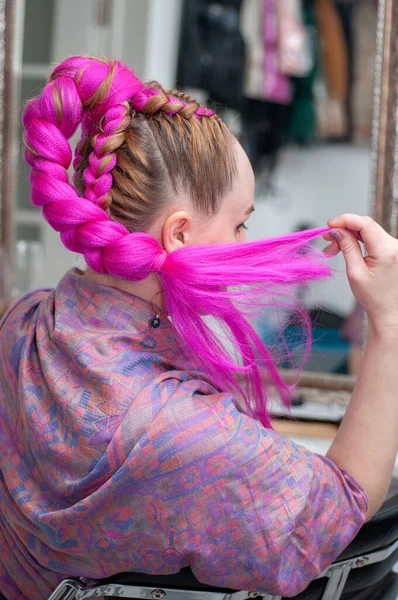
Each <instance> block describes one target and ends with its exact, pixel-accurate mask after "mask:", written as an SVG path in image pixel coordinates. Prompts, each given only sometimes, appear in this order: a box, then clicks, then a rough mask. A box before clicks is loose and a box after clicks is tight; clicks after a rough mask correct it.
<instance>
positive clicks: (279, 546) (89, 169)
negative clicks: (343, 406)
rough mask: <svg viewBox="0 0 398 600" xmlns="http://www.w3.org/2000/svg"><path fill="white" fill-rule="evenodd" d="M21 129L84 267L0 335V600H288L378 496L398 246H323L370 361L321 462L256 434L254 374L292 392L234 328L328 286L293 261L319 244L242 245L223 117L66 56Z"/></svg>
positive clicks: (339, 232)
mask: <svg viewBox="0 0 398 600" xmlns="http://www.w3.org/2000/svg"><path fill="white" fill-rule="evenodd" d="M79 125H81V126H82V138H81V141H80V142H79V144H78V146H77V151H76V155H75V163H74V166H75V178H74V185H75V187H74V186H73V185H72V184H71V183H70V182H69V179H68V174H67V169H68V167H69V165H70V162H71V150H70V148H69V144H68V142H67V139H68V138H70V137H71V136H72V135H73V134H74V133H75V131H76V129H77V127H78V126H79ZM24 127H25V139H26V159H27V161H28V163H29V164H30V166H31V168H32V174H31V184H32V201H33V203H34V204H35V205H38V206H41V207H42V208H43V214H44V216H45V218H46V219H47V221H48V222H49V223H50V225H51V226H53V227H54V228H55V229H56V230H58V231H60V233H61V238H62V241H63V243H64V244H65V245H66V246H67V247H68V248H69V249H70V250H72V251H73V252H80V253H82V254H83V255H84V257H85V260H86V262H87V265H88V268H87V271H86V272H84V273H83V272H80V271H78V270H73V271H71V272H69V273H67V274H66V275H65V276H64V278H63V279H62V280H61V282H60V284H59V285H58V287H57V288H56V289H55V290H45V291H43V290H41V291H37V292H33V293H31V294H29V295H28V296H26V297H25V298H23V299H21V300H19V301H18V302H17V303H16V304H14V305H13V306H12V307H11V309H10V310H9V311H8V313H7V314H6V316H5V317H4V319H3V321H2V322H1V345H0V350H1V354H0V376H1V379H0V418H1V423H0V436H1V438H0V439H1V455H0V456H1V458H0V469H1V483H0V485H1V510H0V590H1V592H2V594H3V595H4V596H5V597H6V598H7V599H8V600H11V599H12V600H26V599H27V598H29V600H42V599H43V598H45V597H46V596H48V595H49V593H50V591H51V590H52V589H53V588H55V586H56V585H57V584H58V582H59V581H60V580H61V579H63V578H64V577H66V576H85V577H94V578H97V577H104V576H107V575H110V574H113V573H116V572H121V571H128V570H135V571H144V572H149V573H151V572H152V573H163V574H166V573H175V572H178V571H179V570H180V568H182V567H184V566H187V565H190V566H191V568H192V570H193V572H194V573H195V574H196V576H197V577H198V578H199V579H200V580H202V581H204V582H211V583H212V584H214V585H218V586H223V587H231V588H237V589H249V590H266V591H267V592H269V593H273V594H277V595H280V594H281V595H292V594H295V593H298V592H299V591H300V590H302V589H303V588H305V587H306V586H307V584H308V583H309V582H310V581H311V580H312V579H313V578H314V577H316V576H317V575H318V574H319V573H320V571H322V570H323V569H324V568H325V567H326V566H327V565H328V564H329V563H331V562H332V561H333V559H334V558H335V557H336V556H337V555H338V553H339V552H340V551H341V550H342V549H343V548H344V547H345V546H346V545H347V544H348V543H349V542H350V541H351V540H352V538H353V537H354V536H355V534H356V532H357V531H358V529H359V527H360V526H361V525H362V524H363V522H364V521H365V519H367V518H370V517H371V516H372V515H373V514H374V513H375V512H376V511H377V509H378V508H379V506H380V505H381V503H382V501H383V498H384V495H385V492H386V490H387V488H388V485H389V481H390V477H391V473H392V468H393V464H394V458H395V455H396V452H397V437H398V423H397V420H398V406H397V403H396V397H395V390H396V388H397V386H398V375H397V374H395V373H394V370H393V369H392V368H391V367H392V365H393V360H394V358H393V357H394V356H395V354H396V353H397V351H398V336H397V335H396V334H395V331H396V330H397V328H398V302H397V298H398V282H397V279H398V278H397V275H398V267H397V256H398V242H396V241H395V240H393V239H392V238H391V237H390V236H388V235H387V234H386V233H385V232H384V231H383V230H382V229H381V228H380V227H379V226H377V225H376V224H375V223H374V222H373V221H371V220H370V219H368V218H363V217H358V216H354V215H345V216H342V217H340V218H338V219H335V220H333V221H332V222H331V223H330V226H331V227H332V228H333V230H332V231H331V233H327V234H326V237H327V238H328V239H330V241H331V246H330V248H329V250H327V252H330V253H333V252H336V251H337V250H339V249H340V250H341V251H342V252H343V254H344V256H345V258H346V262H347V273H348V277H349V279H350V282H351V285H352V288H353V291H354V293H355V294H356V296H357V298H358V300H359V301H360V302H361V303H362V304H363V306H365V307H366V309H367V310H368V312H369V345H368V350H367V354H366V357H365V360H364V368H363V371H362V373H361V375H360V377H359V379H358V383H357V386H356V389H355V392H354V394H353V397H352V401H351V404H350V407H349V409H348V411H347V415H346V417H345V419H344V421H343V424H342V426H341V428H340V430H339V433H338V436H337V437H336V440H335V441H334V443H333V445H332V447H331V449H330V451H329V453H328V456H327V457H326V458H323V457H320V456H317V455H314V454H312V453H310V452H308V451H306V450H305V449H303V448H300V447H297V446H295V445H294V444H293V443H291V442H289V441H288V440H287V439H284V438H283V437H281V436H279V435H277V434H276V433H275V432H273V431H272V430H271V429H270V428H269V427H268V424H269V414H268V412H267V409H266V386H265V385H264V378H263V375H264V373H266V374H268V378H269V379H270V380H271V381H272V382H273V384H274V386H275V388H276V390H277V391H278V392H279V394H280V395H281V396H282V398H283V399H285V400H287V397H288V393H289V389H288V388H287V386H286V385H285V384H284V383H283V381H281V380H280V378H279V376H278V373H277V370H276V368H275V365H274V364H273V362H272V360H271V358H270V355H269V353H268V351H267V349H266V348H264V346H262V344H261V342H260V341H259V339H258V337H257V336H256V335H255V334H254V332H253V330H252V329H251V327H250V326H249V325H248V323H247V321H246V320H245V318H244V313H245V310H246V309H248V310H249V311H250V309H251V307H252V304H253V302H255V301H256V299H257V300H258V301H260V300H261V298H262V297H263V295H265V294H266V292H267V291H268V292H269V290H270V289H274V288H275V290H277V289H278V286H280V285H282V288H283V290H284V289H285V288H287V287H288V286H289V285H292V286H293V287H294V286H296V285H297V283H301V282H303V281H305V280H310V279H314V278H319V277H322V276H325V275H326V274H327V273H328V269H327V267H326V266H325V265H324V264H322V263H319V262H317V261H316V260H315V259H314V257H313V258H312V259H311V258H310V254H309V252H303V248H304V247H306V245H308V242H309V241H310V240H312V239H314V237H316V236H318V235H319V234H320V232H319V231H318V230H317V231H315V232H314V231H313V232H301V233H296V234H293V235H291V236H287V237H286V238H281V239H279V240H265V241H261V242H252V243H244V242H245V232H244V227H245V226H244V222H245V220H246V219H247V217H248V215H249V214H250V213H251V211H252V210H253V190H254V181H253V174H252V170H251V168H250V165H249V162H248V160H247V157H246V156H245V154H244V152H243V150H242V149H241V147H240V146H239V144H238V143H237V142H236V140H235V139H234V138H233V137H232V135H231V134H230V133H229V132H228V130H227V129H226V127H225V125H224V124H223V123H222V122H221V120H220V119H219V118H218V117H217V116H216V115H214V114H213V113H212V111H210V110H208V109H206V108H205V107H200V106H198V105H197V104H196V103H195V101H194V100H193V99H192V98H190V97H188V96H185V95H183V94H181V93H178V92H170V93H167V92H165V91H164V90H162V89H161V88H160V87H159V86H157V85H154V84H150V85H148V86H144V85H143V84H142V83H141V82H140V81H139V80H138V79H137V78H136V77H135V76H134V75H133V73H132V72H131V71H129V70H128V69H127V67H125V66H124V65H122V64H121V63H118V62H109V63H108V62H103V61H99V60H96V59H88V58H82V57H74V58H70V59H68V60H66V61H65V62H64V63H62V64H61V65H59V66H58V67H57V68H56V69H55V70H54V72H53V74H52V76H51V78H50V81H49V83H48V84H47V85H46V87H45V89H44V90H43V92H42V94H41V95H40V96H39V97H38V98H36V99H34V100H33V101H31V102H30V103H29V104H28V105H27V107H26V109H25V113H24ZM347 229H352V230H354V231H356V232H358V233H359V234H360V235H362V238H363V240H364V242H365V244H366V249H367V252H368V257H367V258H366V259H363V258H362V254H361V251H360V247H359V245H358V242H357V239H356V238H355V236H353V235H352V234H350V233H349V232H348V231H347ZM322 231H326V230H322ZM327 231H329V230H327ZM229 242H233V243H231V244H229ZM236 242H242V243H236ZM242 286H245V287H244V290H243V291H242ZM212 319H213V320H216V321H217V322H218V325H219V326H220V327H222V332H223V333H218V334H216V333H215V329H214V327H212V326H210V325H209V321H211V320H212ZM217 331H220V329H217ZM227 334H228V339H227V341H225V338H226V336H227ZM228 348H229V349H228ZM237 373H240V374H241V378H240V379H239V378H237V377H236V374H237ZM242 381H243V383H242Z"/></svg>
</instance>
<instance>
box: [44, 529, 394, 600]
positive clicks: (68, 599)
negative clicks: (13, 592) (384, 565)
mask: <svg viewBox="0 0 398 600" xmlns="http://www.w3.org/2000/svg"><path fill="white" fill-rule="evenodd" d="M397 548H398V540H395V541H394V542H393V543H392V544H390V545H389V546H387V547H385V548H382V549H381V550H376V551H374V552H369V553H367V554H360V555H359V556H354V557H352V558H349V559H347V560H341V561H337V562H335V563H333V564H332V565H330V567H328V568H327V569H325V570H324V571H323V572H322V573H321V574H320V575H319V576H318V577H317V579H321V578H328V582H327V585H326V587H325V590H324V592H323V595H322V600H339V598H341V596H342V594H343V591H344V586H345V584H346V582H347V579H348V576H349V574H350V572H351V571H352V570H353V569H362V568H363V567H368V566H369V565H372V564H375V563H379V562H382V561H384V560H386V559H387V558H388V557H389V556H391V554H393V552H395V550H397ZM149 578H150V575H148V579H149ZM102 596H110V597H113V598H137V599H147V600H246V599H247V598H259V597H262V598H263V600H282V596H272V595H269V594H263V593H262V592H245V591H237V592H231V593H225V592H224V591H220V592H217V591H214V590H209V591H207V590H190V589H176V588H168V587H167V588H166V587H165V588H157V587H153V586H139V585H128V584H120V583H109V582H108V583H104V584H102V583H101V582H99V581H95V580H92V579H84V578H79V579H72V578H70V579H64V581H62V582H61V583H60V584H59V586H58V587H57V588H56V589H55V590H54V592H53V593H52V594H51V596H50V597H49V599H48V600H88V599H89V598H98V597H102Z"/></svg>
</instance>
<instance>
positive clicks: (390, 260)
mask: <svg viewBox="0 0 398 600" xmlns="http://www.w3.org/2000/svg"><path fill="white" fill-rule="evenodd" d="M328 225H329V226H330V227H332V228H333V229H334V231H333V232H331V233H329V234H326V235H325V236H324V237H325V239H328V240H330V241H331V242H332V243H331V244H330V246H329V247H328V248H327V249H326V253H330V254H333V253H336V251H339V250H341V252H342V253H343V256H344V260H345V262H346V268H347V277H348V280H349V282H350V286H351V289H352V291H353V293H354V296H355V297H356V299H357V300H358V302H359V303H360V304H361V305H362V306H363V308H364V309H365V310H366V312H367V313H368V317H369V327H371V328H373V330H374V331H375V332H376V333H378V334H382V335H389V336H391V335H396V336H398V241H397V240H396V239H395V238H393V237H391V236H390V235H388V233H387V232H386V231H384V229H383V228H382V227H380V225H378V224H377V223H376V222H375V221H373V220H372V219H371V218H370V217H360V216H358V215H351V214H346V215H342V216H341V217H337V218H335V219H332V220H330V221H329V223H328ZM348 229H351V230H352V231H353V232H356V234H353V233H351V232H349V231H347V230H348ZM357 234H359V235H360V237H361V238H362V240H363V242H364V244H365V248H366V252H367V256H366V257H364V256H363V255H362V251H361V247H360V245H359V242H358V240H357V238H356V235H357ZM394 330H395V332H394Z"/></svg>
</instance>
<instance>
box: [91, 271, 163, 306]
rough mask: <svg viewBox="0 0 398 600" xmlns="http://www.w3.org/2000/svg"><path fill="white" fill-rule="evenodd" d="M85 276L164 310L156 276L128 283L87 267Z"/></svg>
mask: <svg viewBox="0 0 398 600" xmlns="http://www.w3.org/2000/svg"><path fill="white" fill-rule="evenodd" d="M84 276H85V277H87V279H89V280H90V281H94V282H95V283H99V284H101V285H105V286H106V287H111V288H116V289H118V290H122V291H123V292H127V293H129V294H132V295H133V296H137V297H138V298H141V299H142V300H146V301H147V302H150V303H151V304H152V305H153V307H154V309H159V311H163V310H164V298H163V291H162V286H161V284H160V281H159V279H158V277H156V275H154V274H152V275H149V277H147V278H146V279H143V280H142V281H128V280H127V279H121V278H118V277H112V276H111V275H106V274H102V273H96V272H95V271H93V270H92V269H90V267H87V269H86V271H85V273H84Z"/></svg>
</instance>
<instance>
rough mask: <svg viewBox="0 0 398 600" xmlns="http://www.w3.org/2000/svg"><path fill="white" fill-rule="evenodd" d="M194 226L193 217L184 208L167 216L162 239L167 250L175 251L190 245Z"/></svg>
mask: <svg viewBox="0 0 398 600" xmlns="http://www.w3.org/2000/svg"><path fill="white" fill-rule="evenodd" d="M191 228H192V218H191V216H190V215H189V213H187V212H186V211H184V210H180V211H177V212H175V213H173V214H171V215H170V216H169V217H167V219H166V221H165V222H164V225H163V231H162V241H163V248H164V249H165V251H166V252H174V250H178V248H182V247H183V246H188V245H189V241H190V234H191Z"/></svg>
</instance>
